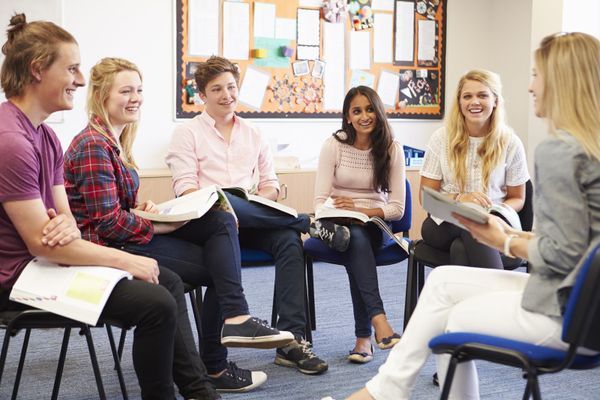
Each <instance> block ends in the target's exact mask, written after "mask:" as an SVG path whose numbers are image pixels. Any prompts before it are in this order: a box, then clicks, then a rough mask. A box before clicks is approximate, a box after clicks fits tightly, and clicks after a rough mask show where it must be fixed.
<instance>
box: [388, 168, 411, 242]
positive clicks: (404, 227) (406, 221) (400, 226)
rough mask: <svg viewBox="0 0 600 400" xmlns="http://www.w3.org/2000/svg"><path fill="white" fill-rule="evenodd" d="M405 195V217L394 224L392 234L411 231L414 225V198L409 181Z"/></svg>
mask: <svg viewBox="0 0 600 400" xmlns="http://www.w3.org/2000/svg"><path fill="white" fill-rule="evenodd" d="M405 182H406V185H405V194H406V196H405V197H404V215H403V216H402V218H401V219H399V220H398V221H393V222H392V232H394V233H398V232H407V234H408V231H409V230H410V225H411V223H412V196H411V191H410V183H409V182H408V179H407V180H406V181H405Z"/></svg>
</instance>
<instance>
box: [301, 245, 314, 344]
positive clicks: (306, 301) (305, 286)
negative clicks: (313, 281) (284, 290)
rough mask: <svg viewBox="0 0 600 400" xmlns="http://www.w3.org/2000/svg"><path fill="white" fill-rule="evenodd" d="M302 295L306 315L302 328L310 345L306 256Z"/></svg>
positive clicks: (310, 321)
mask: <svg viewBox="0 0 600 400" xmlns="http://www.w3.org/2000/svg"><path fill="white" fill-rule="evenodd" d="M302 291H303V293H304V313H305V315H306V325H305V327H304V337H305V338H306V340H308V341H309V342H311V343H312V313H311V312H310V298H309V293H308V277H307V268H306V256H305V260H304V285H303V288H302Z"/></svg>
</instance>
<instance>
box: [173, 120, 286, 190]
mask: <svg viewBox="0 0 600 400" xmlns="http://www.w3.org/2000/svg"><path fill="white" fill-rule="evenodd" d="M165 161H166V163H167V165H168V166H169V168H170V169H171V174H172V175H173V190H174V191H175V194H176V195H177V196H179V195H181V194H182V193H183V192H185V191H186V190H188V189H201V188H203V187H206V186H209V185H212V184H216V185H219V186H222V187H227V186H240V187H243V188H245V189H247V190H249V191H251V192H255V191H257V190H261V189H263V188H267V187H273V188H275V189H277V190H279V183H278V181H277V175H275V168H274V166H273V157H272V156H271V151H270V148H269V144H268V142H267V141H266V140H265V139H264V138H263V136H262V135H261V134H260V132H259V131H258V130H257V129H256V128H254V127H253V126H252V125H250V124H249V123H248V122H247V121H245V120H244V119H243V118H240V117H238V116H235V117H234V125H233V130H232V132H231V140H230V143H227V142H226V141H225V139H224V138H223V136H222V135H221V133H220V132H219V131H218V130H217V128H216V127H215V120H214V119H212V117H211V116H210V115H208V113H206V112H203V113H202V114H200V115H197V116H195V117H194V118H192V119H191V120H189V121H187V122H185V123H184V124H182V125H180V126H178V127H177V128H176V129H175V131H174V132H173V137H172V139H171V144H170V146H169V150H168V152H167V156H166V158H165Z"/></svg>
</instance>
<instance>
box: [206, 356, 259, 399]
mask: <svg viewBox="0 0 600 400" xmlns="http://www.w3.org/2000/svg"><path fill="white" fill-rule="evenodd" d="M208 378H209V379H210V380H211V382H212V383H213V384H214V385H215V388H216V389H217V392H248V391H250V390H252V389H255V388H257V387H259V386H260V385H262V384H263V383H265V382H266V381H267V374H265V373H264V372H262V371H250V370H247V369H243V368H239V367H238V366H237V365H236V363H234V362H231V361H229V362H228V363H227V369H226V370H225V371H224V372H223V373H222V374H221V375H220V376H219V377H218V378H213V377H212V376H209V377H208Z"/></svg>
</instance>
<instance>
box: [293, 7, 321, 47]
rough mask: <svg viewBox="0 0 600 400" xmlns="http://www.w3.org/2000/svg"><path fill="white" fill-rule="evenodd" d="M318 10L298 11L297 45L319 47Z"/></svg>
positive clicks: (319, 26) (319, 27) (300, 9)
mask: <svg viewBox="0 0 600 400" xmlns="http://www.w3.org/2000/svg"><path fill="white" fill-rule="evenodd" d="M320 22H321V20H320V19H319V10H307V9H302V8H299V9H298V39H297V44H298V45H306V46H319V45H320V44H321V42H320V30H321V25H320Z"/></svg>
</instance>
